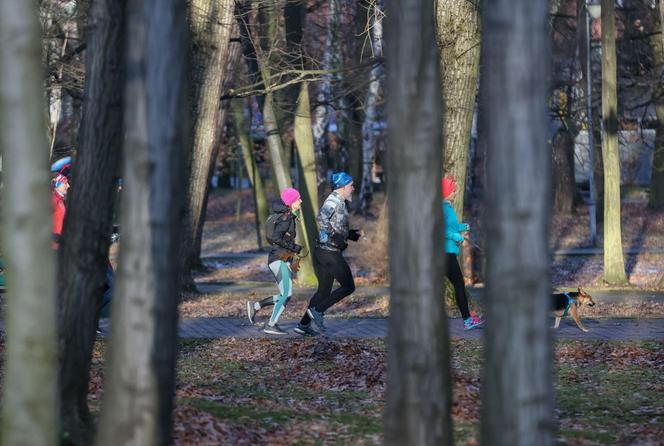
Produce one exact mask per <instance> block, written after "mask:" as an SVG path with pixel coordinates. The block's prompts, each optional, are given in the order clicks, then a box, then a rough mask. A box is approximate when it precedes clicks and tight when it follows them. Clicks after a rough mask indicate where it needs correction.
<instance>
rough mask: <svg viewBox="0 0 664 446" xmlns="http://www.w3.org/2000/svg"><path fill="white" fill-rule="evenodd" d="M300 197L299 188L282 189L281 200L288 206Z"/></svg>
mask: <svg viewBox="0 0 664 446" xmlns="http://www.w3.org/2000/svg"><path fill="white" fill-rule="evenodd" d="M299 199H300V193H299V192H298V191H297V189H293V188H292V187H289V188H287V189H284V190H282V191H281V201H283V202H284V204H285V205H286V206H290V205H291V204H293V203H295V202H296V201H297V200H299Z"/></svg>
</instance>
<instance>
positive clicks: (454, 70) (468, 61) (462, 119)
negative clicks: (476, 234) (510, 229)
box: [435, 0, 480, 218]
mask: <svg viewBox="0 0 664 446" xmlns="http://www.w3.org/2000/svg"><path fill="white" fill-rule="evenodd" d="M435 7H436V16H435V17H436V28H437V33H436V40H437V42H438V48H439V50H440V69H441V86H442V91H443V94H442V97H443V102H444V106H443V146H442V147H443V151H444V153H445V155H444V159H445V163H444V164H443V172H444V174H445V175H452V176H454V179H455V180H456V184H457V186H456V190H457V195H456V198H455V200H454V209H455V211H456V212H457V215H458V216H459V218H461V217H462V216H463V202H464V192H465V190H466V170H467V166H468V147H469V145H470V129H471V127H472V124H473V111H474V109H475V98H476V96H477V79H478V76H479V71H480V0H477V1H468V0H451V1H450V0H436V6H435Z"/></svg>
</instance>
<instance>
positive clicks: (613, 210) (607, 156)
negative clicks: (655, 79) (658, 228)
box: [602, 0, 627, 285]
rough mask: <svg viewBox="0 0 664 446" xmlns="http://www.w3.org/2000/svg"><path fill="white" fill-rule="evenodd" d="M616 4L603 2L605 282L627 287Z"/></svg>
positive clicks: (610, 1) (610, 0)
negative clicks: (624, 254) (621, 192)
mask: <svg viewBox="0 0 664 446" xmlns="http://www.w3.org/2000/svg"><path fill="white" fill-rule="evenodd" d="M615 31H616V22H615V9H614V3H613V0H602V123H603V128H602V161H603V162H604V281H605V282H606V283H609V284H611V285H620V284H625V283H627V276H626V275H625V259H624V257H623V248H622V231H621V224H620V157H619V152H618V93H617V82H616V76H617V74H616V71H617V57H616V38H615Z"/></svg>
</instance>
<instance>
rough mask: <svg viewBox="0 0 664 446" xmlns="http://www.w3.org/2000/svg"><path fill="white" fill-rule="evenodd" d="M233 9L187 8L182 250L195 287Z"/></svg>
mask: <svg viewBox="0 0 664 446" xmlns="http://www.w3.org/2000/svg"><path fill="white" fill-rule="evenodd" d="M233 7H234V2H233V0H192V1H191V2H190V4H189V27H190V30H191V48H192V51H191V53H192V65H191V79H192V87H191V88H192V93H191V96H192V100H191V122H192V138H191V151H190V154H189V161H188V169H187V175H188V182H187V193H186V207H185V209H186V211H187V212H186V218H185V219H184V220H183V228H182V248H181V249H182V259H183V262H184V264H183V267H182V273H183V280H184V285H185V287H187V288H192V287H193V286H194V284H193V277H192V275H191V271H192V269H194V268H195V267H197V266H199V264H200V254H201V246H200V243H196V241H197V240H200V237H201V234H202V232H203V224H204V223H205V208H204V206H203V205H204V204H205V202H206V196H207V193H208V185H209V181H208V178H209V173H210V164H211V163H212V162H213V161H214V160H213V159H212V155H213V152H214V148H215V145H217V144H219V129H220V128H221V126H220V125H219V117H220V113H219V111H220V98H221V90H222V86H223V82H224V79H225V77H226V76H227V72H226V66H227V65H226V61H227V59H228V54H229V44H230V37H231V36H230V33H231V28H232V25H233V22H234V17H233V10H234V9H233Z"/></svg>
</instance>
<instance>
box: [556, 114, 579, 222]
mask: <svg viewBox="0 0 664 446" xmlns="http://www.w3.org/2000/svg"><path fill="white" fill-rule="evenodd" d="M551 149H552V152H553V176H552V178H553V210H554V211H555V212H557V213H561V214H571V213H572V211H574V188H575V183H574V134H573V133H572V132H570V131H569V130H568V129H565V128H564V127H563V128H561V129H560V130H558V132H556V134H555V135H554V137H553V141H552V142H551Z"/></svg>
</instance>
